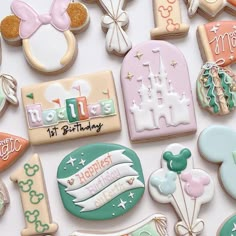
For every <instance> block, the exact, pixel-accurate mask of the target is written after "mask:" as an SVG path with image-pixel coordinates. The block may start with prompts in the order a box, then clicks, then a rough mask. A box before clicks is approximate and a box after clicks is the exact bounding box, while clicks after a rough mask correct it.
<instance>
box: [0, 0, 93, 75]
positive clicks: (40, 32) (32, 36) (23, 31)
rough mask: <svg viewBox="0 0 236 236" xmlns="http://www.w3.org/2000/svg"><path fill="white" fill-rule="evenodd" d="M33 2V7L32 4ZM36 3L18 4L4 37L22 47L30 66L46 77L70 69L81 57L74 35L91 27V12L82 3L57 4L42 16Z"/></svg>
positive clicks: (57, 0) (59, 1)
mask: <svg viewBox="0 0 236 236" xmlns="http://www.w3.org/2000/svg"><path fill="white" fill-rule="evenodd" d="M28 2H29V4H28ZM31 5H33V6H34V5H36V6H37V3H35V2H34V1H32V0H26V1H21V0H14V1H13V2H12V4H11V10H12V12H13V15H10V16H7V17H6V18H4V19H3V21H2V23H1V33H2V37H3V38H4V39H5V41H6V42H7V43H9V44H11V45H15V46H16V45H21V44H22V47H23V51H24V55H25V57H26V60H27V62H28V63H29V64H30V65H31V66H32V67H33V68H34V69H36V70H38V71H40V72H43V73H55V72H61V71H65V70H66V69H68V68H69V67H70V66H71V65H72V64H73V62H74V60H75V58H76V56H77V51H78V50H77V43H76V39H75V36H74V33H78V32H79V31H82V30H83V29H85V28H86V26H88V23H89V15H88V10H87V8H86V7H85V6H84V5H83V4H81V3H79V2H71V1H70V0H53V1H52V3H51V8H50V10H47V11H48V12H46V13H45V12H44V11H43V13H42V14H41V13H39V12H38V11H36V9H34V8H33V7H32V6H31Z"/></svg>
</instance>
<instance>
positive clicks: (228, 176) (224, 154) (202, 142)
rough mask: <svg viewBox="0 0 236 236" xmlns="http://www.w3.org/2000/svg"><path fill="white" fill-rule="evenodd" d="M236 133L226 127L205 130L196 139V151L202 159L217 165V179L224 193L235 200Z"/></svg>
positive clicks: (212, 127) (214, 126)
mask: <svg viewBox="0 0 236 236" xmlns="http://www.w3.org/2000/svg"><path fill="white" fill-rule="evenodd" d="M235 139H236V131H234V130H232V129H231V128H229V127H226V126H220V125H213V126H210V127H208V128H206V129H205V130H204V131H203V132H202V133H201V134H200V136H199V138H198V149H199V152H200V154H201V156H202V157H203V158H205V159H206V160H207V161H210V162H212V163H218V164H219V165H220V168H219V177H220V180H221V182H222V185H223V187H224V189H225V190H226V192H227V193H228V194H229V195H230V196H231V197H233V198H235V199H236V188H235V182H234V181H232V180H234V179H235V178H236V166H235V163H236V148H235Z"/></svg>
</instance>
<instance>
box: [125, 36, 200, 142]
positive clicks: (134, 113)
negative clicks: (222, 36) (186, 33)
mask: <svg viewBox="0 0 236 236" xmlns="http://www.w3.org/2000/svg"><path fill="white" fill-rule="evenodd" d="M121 85H122V90H123V95H124V103H125V109H126V117H127V122H128V128H129V136H130V139H131V141H132V142H143V141H148V140H155V139H163V138H167V137H170V136H177V135H185V134H189V133H194V132H195V131H196V120H195V113H194V107H193V100H192V91H191V85H190V81H189V73H188V67H187V63H186V61H185V58H184V56H183V54H182V53H181V52H180V51H179V50H178V49H177V48H176V47H175V46H174V45H172V44H170V43H167V42H164V41H154V40H153V41H147V42H144V43H141V44H139V45H137V46H136V47H134V48H133V49H132V50H131V51H130V52H129V53H128V54H127V55H126V57H125V58H124V61H123V65H122V68H121Z"/></svg>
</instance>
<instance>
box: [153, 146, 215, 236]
mask: <svg viewBox="0 0 236 236" xmlns="http://www.w3.org/2000/svg"><path fill="white" fill-rule="evenodd" d="M161 166H162V169H159V170H157V171H155V172H154V173H153V174H152V175H151V176H150V179H149V192H150V194H151V196H152V198H153V199H154V200H155V201H157V202H160V203H171V204H172V206H173V207H174V209H175V211H176V213H177V214H178V216H179V218H180V219H181V221H179V222H178V223H177V224H176V225H175V232H176V234H177V235H180V236H183V235H185V236H193V235H194V236H195V235H199V234H201V233H202V231H203V230H204V224H205V223H204V221H203V220H202V219H199V218H198V214H199V211H200V207H201V205H202V204H204V203H207V202H209V201H210V200H211V199H212V198H213V194H214V184H213V180H212V179H211V177H210V176H209V175H208V174H207V173H206V172H205V171H203V170H201V169H195V168H194V167H193V160H192V153H191V151H190V150H189V149H188V148H186V147H184V146H182V145H180V144H171V145H169V146H168V147H167V148H166V149H165V151H164V153H163V155H162V159H161Z"/></svg>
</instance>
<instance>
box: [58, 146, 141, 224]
mask: <svg viewBox="0 0 236 236" xmlns="http://www.w3.org/2000/svg"><path fill="white" fill-rule="evenodd" d="M57 181H58V186H59V190H60V194H61V198H62V202H63V204H64V207H65V208H66V209H67V210H68V211H69V212H70V213H72V214H73V215H75V216H77V217H80V218H84V219H88V220H106V219H112V218H115V217H118V216H120V215H123V214H125V213H126V212H127V211H129V210H130V209H131V208H133V207H134V206H135V205H136V204H137V203H138V201H139V200H140V198H141V197H142V195H143V193H144V185H145V183H144V179H143V173H142V167H141V164H140V161H139V158H138V156H137V155H136V153H135V152H134V151H132V150H130V149H128V148H126V147H123V146H120V145H116V144H102V143H99V144H91V145H87V146H84V147H81V148H78V149H76V150H75V151H73V152H71V153H70V154H68V155H67V156H66V157H65V158H64V159H63V160H62V162H61V163H60V165H59V167H58V171H57Z"/></svg>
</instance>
